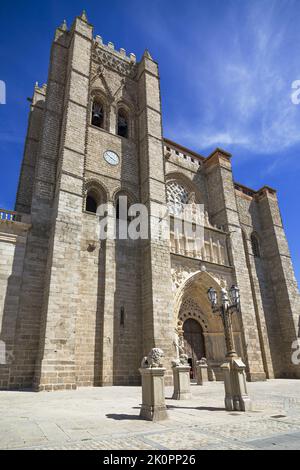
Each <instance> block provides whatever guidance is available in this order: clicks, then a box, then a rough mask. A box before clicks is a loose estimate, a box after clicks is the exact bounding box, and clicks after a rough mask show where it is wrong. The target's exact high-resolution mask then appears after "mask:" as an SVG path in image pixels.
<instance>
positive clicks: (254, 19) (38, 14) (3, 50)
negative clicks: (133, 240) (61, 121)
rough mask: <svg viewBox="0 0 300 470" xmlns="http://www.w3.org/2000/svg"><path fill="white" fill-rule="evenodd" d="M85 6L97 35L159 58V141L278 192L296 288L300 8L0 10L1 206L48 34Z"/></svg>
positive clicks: (250, 0) (16, 6) (126, 1)
mask: <svg viewBox="0 0 300 470" xmlns="http://www.w3.org/2000/svg"><path fill="white" fill-rule="evenodd" d="M84 8H85V9H86V11H87V15H88V18H89V20H90V22H91V23H92V24H93V25H94V26H95V34H100V35H101V36H102V37H103V39H104V42H105V43H107V42H108V41H112V42H114V43H115V46H116V48H120V47H124V48H125V49H126V50H127V52H128V53H129V52H134V53H136V55H137V57H138V58H140V57H141V55H142V53H143V50H144V49H145V48H148V49H149V50H150V52H151V54H152V55H153V57H154V58H155V59H156V60H157V61H158V62H159V65H160V74H161V87H162V104H163V124H164V135H165V136H166V137H169V138H171V139H173V140H175V141H177V142H179V143H181V144H182V145H185V146H187V147H190V148H192V149H194V150H197V151H199V152H201V153H203V154H204V155H208V154H209V153H210V151H211V150H212V149H213V148H214V147H216V146H221V147H223V148H225V149H227V150H228V151H230V152H232V153H233V160H232V163H233V168H234V175H235V179H236V180H237V181H238V182H241V183H243V184H245V185H247V186H250V187H253V188H255V189H258V188H260V187H261V186H263V185H264V184H268V185H269V186H272V187H275V188H277V189H278V196H279V200H280V207H281V210H282V215H283V221H284V225H285V229H286V232H287V235H288V240H289V245H290V249H291V253H292V256H293V261H294V266H295V271H296V276H297V278H298V280H300V250H299V248H300V241H299V236H298V233H299V232H300V222H299V199H300V189H299V188H300V158H299V154H300V105H298V106H296V105H295V104H293V103H292V101H291V84H292V82H293V81H294V80H297V79H300V55H299V49H300V28H299V24H300V0H275V1H272V0H258V1H257V0H186V1H179V0H151V1H147V2H146V1H145V0H123V1H120V0H110V1H102V0H97V1H96V0H85V1H79V0H73V1H72V2H71V1H63V0H60V1H56V0H55V1H47V0H44V1H43V2H41V3H40V4H39V3H37V2H36V1H32V0H27V1H14V2H12V1H10V2H8V1H5V0H1V3H0V18H1V20H2V21H1V29H0V60H1V62H0V63H1V67H0V80H4V81H5V82H6V86H7V104H6V105H0V123H1V127H0V158H1V164H2V165H1V172H0V206H1V207H4V208H7V209H11V208H13V206H14V199H15V193H16V186H17V180H18V173H19V168H20V163H21V158H22V153H23V143H24V139H25V135H26V126H27V115H28V110H29V103H28V101H27V100H26V98H27V97H29V96H31V95H32V90H33V85H34V83H35V81H38V82H39V83H40V84H41V83H43V82H45V81H46V79H47V70H48V61H49V51H50V45H51V41H52V38H53V33H54V29H55V27H56V26H58V25H59V24H60V23H61V22H62V21H63V20H64V19H66V20H67V23H68V25H69V26H70V24H71V22H72V20H73V18H74V17H75V16H76V15H78V14H79V13H80V12H81V11H82V9H84Z"/></svg>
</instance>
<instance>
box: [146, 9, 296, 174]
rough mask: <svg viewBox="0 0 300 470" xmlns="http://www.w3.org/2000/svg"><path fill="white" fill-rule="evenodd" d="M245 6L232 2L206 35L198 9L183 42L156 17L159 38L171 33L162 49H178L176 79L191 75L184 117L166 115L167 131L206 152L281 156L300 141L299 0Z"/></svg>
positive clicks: (180, 104)
mask: <svg viewBox="0 0 300 470" xmlns="http://www.w3.org/2000/svg"><path fill="white" fill-rule="evenodd" d="M239 5H241V3H239V2H234V3H230V4H229V7H228V10H230V11H228V16H227V17H226V18H225V19H224V24H222V23H220V24H218V25H216V28H215V29H214V30H212V31H211V34H210V35H207V34H206V35H205V36H204V37H203V35H202V34H200V33H199V28H197V27H196V23H197V21H196V20H197V12H196V10H195V12H191V13H190V15H191V17H192V16H193V15H194V17H195V23H194V24H191V25H190V27H189V29H188V30H187V29H186V30H184V39H185V41H184V42H183V41H182V34H180V35H179V37H176V36H175V35H174V34H173V35H172V34H171V33H170V31H167V24H166V22H165V21H164V22H163V23H161V22H160V21H159V19H158V18H156V19H155V28H154V34H155V36H156V37H160V38H161V37H163V38H165V39H167V40H164V41H163V42H162V43H161V47H163V48H164V49H165V50H166V51H169V53H170V54H172V60H173V59H174V60H175V53H174V51H176V64H177V67H178V75H177V76H175V77H174V80H181V79H182V80H183V79H186V80H187V87H186V96H185V97H184V99H185V100H186V101H187V105H186V106H185V105H184V103H183V101H182V96H178V98H177V100H178V106H177V109H178V110H179V113H180V116H179V115H174V114H173V115H169V116H167V119H165V122H164V128H165V134H166V135H167V136H169V137H171V138H172V139H174V140H175V141H176V140H177V141H179V142H181V143H183V144H185V145H187V146H191V147H195V148H197V149H200V150H203V151H205V149H207V148H210V147H213V146H223V147H226V146H237V147H242V148H243V150H248V151H249V152H251V153H252V154H253V153H257V154H258V155H259V156H261V155H262V154H266V155H270V154H278V153H280V152H282V151H285V150H287V149H289V148H292V147H293V146H295V145H296V144H299V143H300V106H296V105H294V104H293V103H292V101H291V92H292V89H291V86H292V82H293V81H294V80H296V79H297V78H300V66H299V59H298V57H299V55H298V46H297V42H296V39H297V38H298V39H299V41H300V35H299V34H298V33H297V30H295V27H294V30H292V28H293V25H294V26H295V22H293V19H294V18H293V2H291V1H271V0H268V1H267V2H265V1H261V0H260V1H251V2H247V3H245V2H243V6H242V7H241V9H239ZM241 12H242V16H241V17H240V16H239V15H241ZM150 26H151V25H150ZM151 27H152V26H151ZM159 32H161V34H160V33H159ZM224 32H227V34H226V35H225V34H224ZM291 38H295V39H294V41H291ZM183 44H184V51H185V53H184V54H181V53H180V51H181V50H182V46H183ZM190 44H192V45H193V47H189V45H190ZM191 115H192V117H191ZM274 168H275V166H274Z"/></svg>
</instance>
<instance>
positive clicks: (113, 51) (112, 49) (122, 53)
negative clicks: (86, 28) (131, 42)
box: [94, 35, 136, 64]
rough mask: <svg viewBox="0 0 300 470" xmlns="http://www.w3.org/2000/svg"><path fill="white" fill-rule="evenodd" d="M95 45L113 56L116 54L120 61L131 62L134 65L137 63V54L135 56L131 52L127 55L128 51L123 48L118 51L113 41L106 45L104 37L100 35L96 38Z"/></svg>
mask: <svg viewBox="0 0 300 470" xmlns="http://www.w3.org/2000/svg"><path fill="white" fill-rule="evenodd" d="M94 43H95V45H96V46H98V47H100V48H101V49H104V50H106V51H108V52H110V53H111V54H114V55H115V56H117V57H118V58H119V59H123V60H126V61H127V62H130V63H132V64H135V63H136V55H135V54H133V53H132V52H131V53H130V54H129V55H127V54H126V50H125V49H124V48H123V47H121V48H120V50H119V51H118V50H116V49H115V45H114V43H113V42H111V41H109V42H108V43H107V44H104V43H103V39H102V37H101V36H99V35H97V36H96V37H95V39H94Z"/></svg>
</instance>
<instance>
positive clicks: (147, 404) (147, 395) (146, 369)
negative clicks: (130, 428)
mask: <svg viewBox="0 0 300 470" xmlns="http://www.w3.org/2000/svg"><path fill="white" fill-rule="evenodd" d="M162 357H163V351H162V350H161V349H158V348H154V349H152V350H151V351H150V353H149V354H148V356H147V357H144V359H143V361H142V364H141V368H140V369H139V371H140V374H141V376H142V407H141V411H140V417H141V418H143V419H147V420H148V421H161V420H164V419H167V418H168V413H167V407H166V403H165V385H164V375H165V371H166V369H165V368H164V367H163V366H162V364H161V359H162Z"/></svg>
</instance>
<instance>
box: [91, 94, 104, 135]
mask: <svg viewBox="0 0 300 470" xmlns="http://www.w3.org/2000/svg"><path fill="white" fill-rule="evenodd" d="M92 125H93V126H96V127H101V128H102V129H103V128H104V107H103V105H102V103H101V102H100V101H98V100H94V102H93V108H92Z"/></svg>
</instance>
